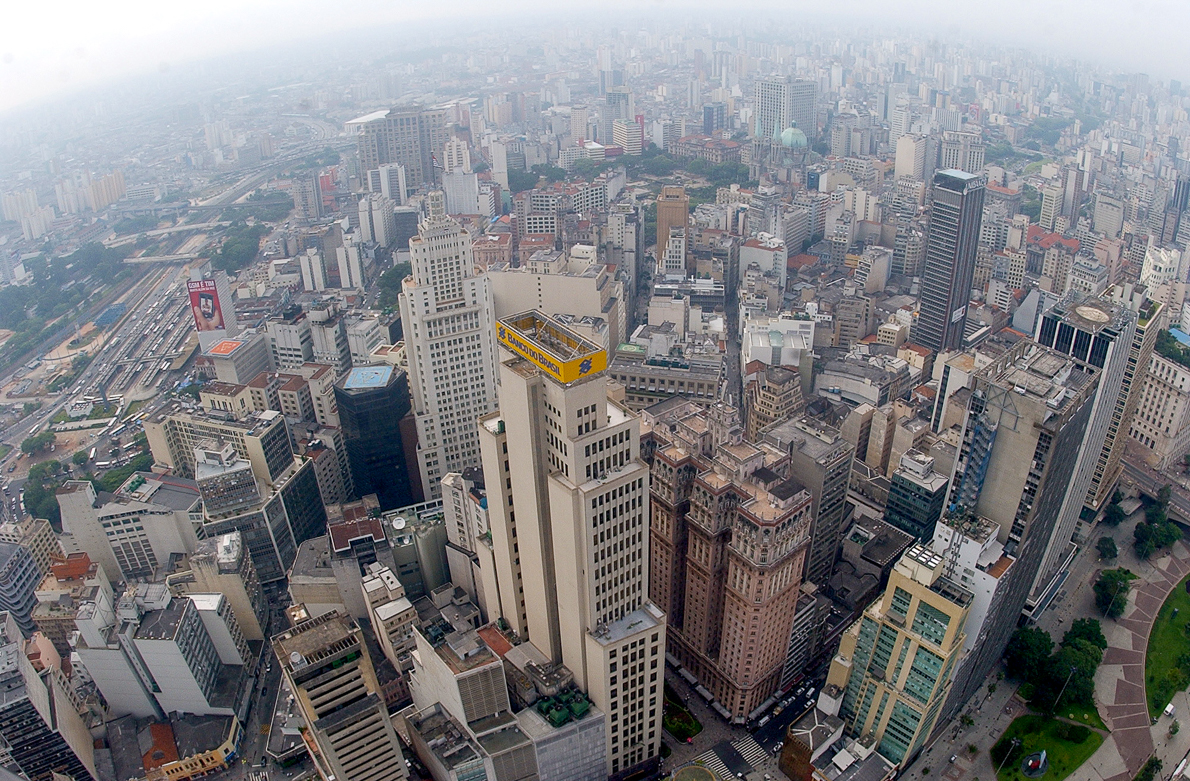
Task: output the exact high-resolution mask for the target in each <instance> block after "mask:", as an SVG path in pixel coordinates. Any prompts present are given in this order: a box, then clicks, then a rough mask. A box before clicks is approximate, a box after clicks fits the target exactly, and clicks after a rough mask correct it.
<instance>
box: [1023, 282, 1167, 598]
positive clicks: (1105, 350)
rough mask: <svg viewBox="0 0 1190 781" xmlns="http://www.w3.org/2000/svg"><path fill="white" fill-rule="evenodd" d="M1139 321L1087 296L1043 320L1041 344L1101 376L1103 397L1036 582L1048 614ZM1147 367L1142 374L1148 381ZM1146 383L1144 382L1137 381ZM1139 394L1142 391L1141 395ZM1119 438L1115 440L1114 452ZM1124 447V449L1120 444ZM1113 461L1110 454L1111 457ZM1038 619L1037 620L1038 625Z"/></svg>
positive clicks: (1071, 298)
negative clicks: (1051, 592) (1049, 590)
mask: <svg viewBox="0 0 1190 781" xmlns="http://www.w3.org/2000/svg"><path fill="white" fill-rule="evenodd" d="M1136 326H1137V317H1136V312H1133V311H1132V310H1131V309H1129V308H1128V307H1126V306H1124V305H1122V304H1120V303H1118V302H1114V301H1112V300H1110V299H1107V298H1100V297H1097V296H1088V295H1085V294H1083V293H1080V292H1078V291H1070V292H1069V293H1067V294H1066V295H1065V296H1063V298H1062V299H1061V300H1060V301H1059V302H1058V303H1057V304H1056V305H1055V306H1054V307H1053V308H1051V309H1050V310H1049V311H1048V312H1046V313H1045V314H1044V315H1042V318H1041V326H1040V327H1039V328H1038V329H1037V342H1038V343H1039V344H1042V345H1044V346H1045V347H1049V348H1051V349H1053V350H1054V351H1055V352H1059V353H1062V354H1063V355H1067V356H1070V358H1072V359H1073V360H1074V361H1075V362H1076V363H1077V364H1078V365H1079V366H1080V367H1084V368H1094V369H1098V370H1099V391H1098V393H1096V394H1095V402H1094V407H1093V408H1092V411H1091V420H1090V422H1089V423H1088V424H1087V433H1086V436H1084V437H1083V441H1082V443H1081V444H1080V446H1079V456H1078V466H1077V467H1076V469H1075V473H1074V478H1073V480H1072V481H1071V483H1070V489H1069V490H1068V491H1067V492H1066V496H1065V498H1064V500H1063V502H1062V510H1061V513H1060V515H1059V517H1058V523H1057V527H1056V529H1055V531H1054V534H1053V537H1052V538H1051V540H1050V544H1049V547H1048V549H1047V550H1046V553H1045V556H1044V557H1043V559H1042V563H1041V567H1040V569H1039V570H1038V571H1037V580H1036V582H1035V583H1034V586H1033V594H1032V595H1030V598H1029V603H1028V604H1029V605H1030V606H1031V607H1034V608H1036V607H1037V606H1040V608H1041V609H1044V608H1045V606H1046V604H1048V601H1043V598H1044V596H1045V590H1046V588H1047V587H1048V586H1049V585H1050V583H1051V582H1052V581H1053V580H1054V578H1056V577H1057V576H1058V574H1059V573H1060V571H1061V569H1062V566H1063V565H1064V564H1065V562H1066V559H1067V558H1068V557H1069V555H1070V554H1071V553H1072V552H1073V550H1074V544H1073V543H1072V542H1071V538H1072V537H1073V536H1074V535H1075V532H1076V530H1077V528H1078V523H1079V516H1080V515H1081V514H1082V512H1083V504H1084V502H1085V501H1086V499H1087V494H1088V492H1089V491H1090V490H1091V482H1092V478H1093V477H1094V475H1095V472H1096V469H1097V468H1098V466H1099V463H1100V461H1101V460H1102V459H1103V458H1104V452H1103V449H1104V447H1105V445H1106V442H1107V438H1108V432H1109V431H1112V430H1113V419H1114V418H1115V416H1116V415H1118V414H1119V410H1118V409H1117V406H1118V401H1119V398H1120V396H1121V395H1122V393H1123V390H1124V379H1125V376H1126V375H1128V373H1129V357H1130V354H1131V350H1132V344H1133V341H1134V339H1135V337H1136ZM1147 364H1148V361H1147V360H1146V361H1145V363H1144V364H1141V365H1140V367H1132V370H1133V372H1135V371H1136V370H1137V368H1139V370H1140V372H1141V377H1142V378H1143V376H1144V372H1145V369H1144V368H1143V367H1144V366H1145V365H1147ZM1138 383H1143V380H1138ZM1137 390H1138V393H1139V388H1138V389H1137ZM1129 427H1130V426H1129V424H1128V423H1123V424H1122V425H1121V423H1120V422H1119V421H1116V422H1115V424H1114V431H1115V432H1117V434H1118V432H1119V431H1120V430H1123V431H1125V432H1127V431H1128V429H1129ZM1115 439H1116V435H1113V437H1112V442H1113V447H1114V443H1115ZM1121 444H1122V443H1121ZM1108 457H1110V454H1108ZM1036 617H1037V616H1036V615H1034V616H1033V618H1034V619H1036Z"/></svg>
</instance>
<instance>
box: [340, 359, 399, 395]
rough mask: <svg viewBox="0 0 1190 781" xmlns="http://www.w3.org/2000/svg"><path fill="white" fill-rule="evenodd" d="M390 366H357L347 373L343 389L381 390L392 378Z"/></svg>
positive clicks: (392, 369)
mask: <svg viewBox="0 0 1190 781" xmlns="http://www.w3.org/2000/svg"><path fill="white" fill-rule="evenodd" d="M394 370H395V369H394V367H392V366H384V365H381V366H357V367H356V368H354V369H352V370H351V371H349V372H348V373H347V377H346V378H345V379H344V380H343V387H344V388H345V389H347V390H366V389H371V388H383V387H385V386H386V385H388V382H389V379H390V378H391V377H392V376H393V371H394Z"/></svg>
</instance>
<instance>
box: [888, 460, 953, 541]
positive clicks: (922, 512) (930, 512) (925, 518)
mask: <svg viewBox="0 0 1190 781" xmlns="http://www.w3.org/2000/svg"><path fill="white" fill-rule="evenodd" d="M949 484H950V481H949V480H948V479H947V478H946V475H943V474H939V473H938V472H935V471H934V459H933V458H931V457H930V456H927V455H926V454H925V453H921V452H919V451H917V450H910V451H909V452H908V453H906V454H905V455H903V456H901V462H900V464H899V465H898V466H897V468H896V470H895V471H894V472H893V473H892V482H891V484H890V486H889V489H888V509H887V510H886V511H885V513H884V520H886V521H887V522H888V523H891V524H892V525H893V526H896V527H897V528H898V529H900V530H901V531H903V532H906V533H908V534H912V535H913V536H914V537H916V538H917V540H918V541H919V542H922V543H929V541H930V538H931V537H933V536H934V526H935V525H936V524H937V523H938V519H939V518H941V517H942V510H943V509H944V507H945V506H946V488H947V486H948V485H949Z"/></svg>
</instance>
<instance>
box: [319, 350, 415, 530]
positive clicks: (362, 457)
mask: <svg viewBox="0 0 1190 781" xmlns="http://www.w3.org/2000/svg"><path fill="white" fill-rule="evenodd" d="M335 401H336V403H337V404H338V407H339V420H340V422H341V424H342V426H343V441H344V443H345V444H346V446H347V458H348V461H349V462H350V463H351V479H352V481H353V482H354V483H355V488H356V492H357V493H358V494H359V495H361V496H363V495H366V494H376V498H377V499H379V500H380V506H381V507H382V508H383V509H385V510H395V509H396V508H398V507H404V506H406V505H408V504H411V503H412V502H413V494H412V491H411V487H410V486H411V481H412V480H413V479H414V478H413V477H412V476H411V475H409V473H408V469H407V466H406V459H405V448H404V441H403V438H402V437H401V427H400V424H401V419H402V418H404V417H405V415H407V414H408V413H409V409H410V406H409V383H408V380H407V379H406V374H405V372H403V371H401V370H400V369H398V368H396V367H395V366H361V367H358V368H355V369H352V370H351V371H349V372H348V373H347V375H346V376H345V377H343V379H341V380H339V382H338V383H336V384H335Z"/></svg>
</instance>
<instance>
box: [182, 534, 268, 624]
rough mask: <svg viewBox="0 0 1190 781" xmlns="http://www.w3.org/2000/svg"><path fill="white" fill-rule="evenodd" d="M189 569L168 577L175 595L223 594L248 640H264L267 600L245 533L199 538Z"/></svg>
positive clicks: (189, 562) (190, 558) (191, 556)
mask: <svg viewBox="0 0 1190 781" xmlns="http://www.w3.org/2000/svg"><path fill="white" fill-rule="evenodd" d="M187 563H188V564H189V565H190V569H189V570H182V571H180V572H177V573H176V574H174V575H171V576H169V577H168V578H167V579H166V584H167V585H168V586H169V587H170V589H171V590H172V591H173V592H174V593H175V594H176V595H182V594H223V595H224V596H225V597H226V598H227V601H228V605H229V606H230V607H231V609H232V611H233V612H234V613H235V615H236V623H237V624H239V627H240V631H241V632H242V633H243V635H244V639H245V640H264V630H263V629H262V627H263V626H264V625H265V624H266V623H267V619H268V602H267V601H266V600H265V596H264V592H263V591H262V590H261V588H260V579H259V578H258V577H257V575H256V568H255V567H254V566H253V565H252V557H251V556H250V555H249V554H248V548H247V546H246V545H245V543H244V534H243V533H242V532H238V531H235V532H228V533H227V534H221V535H219V536H218V537H208V538H207V539H205V540H200V541H199V543H198V547H197V548H195V551H194V553H193V554H191V555H190V557H189V559H188V562H187Z"/></svg>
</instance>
